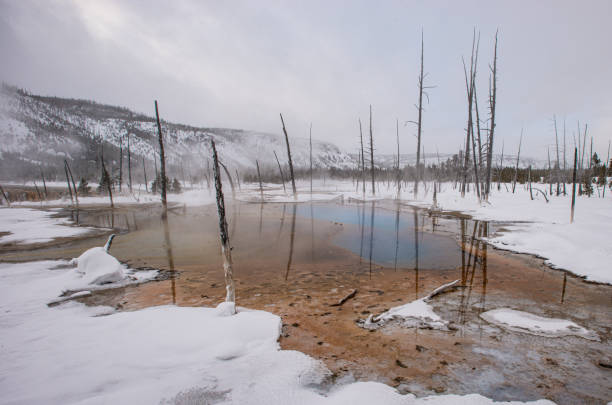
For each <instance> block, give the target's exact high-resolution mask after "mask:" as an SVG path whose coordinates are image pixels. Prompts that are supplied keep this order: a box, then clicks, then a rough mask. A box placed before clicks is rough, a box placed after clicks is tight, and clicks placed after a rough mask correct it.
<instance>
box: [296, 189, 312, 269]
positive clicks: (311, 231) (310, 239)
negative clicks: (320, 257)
mask: <svg viewBox="0 0 612 405" xmlns="http://www.w3.org/2000/svg"><path fill="white" fill-rule="evenodd" d="M311 180H312V179H311ZM310 186H311V187H310V194H312V184H311V185H310ZM293 215H294V216H295V212H294V213H293ZM314 234H315V231H314V212H313V210H312V201H311V202H310V260H311V262H313V263H314V252H315V246H314Z"/></svg>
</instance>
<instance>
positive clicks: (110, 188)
mask: <svg viewBox="0 0 612 405" xmlns="http://www.w3.org/2000/svg"><path fill="white" fill-rule="evenodd" d="M100 162H101V163H102V180H103V183H106V185H107V187H108V197H109V199H110V207H111V209H113V208H115V204H114V203H113V183H112V181H111V177H110V176H109V174H108V171H107V170H106V164H105V163H104V147H102V149H101V150H100Z"/></svg>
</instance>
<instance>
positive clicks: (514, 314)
mask: <svg viewBox="0 0 612 405" xmlns="http://www.w3.org/2000/svg"><path fill="white" fill-rule="evenodd" d="M480 317H481V318H482V319H484V320H485V321H487V322H490V323H493V324H495V325H498V326H501V327H502V328H505V329H508V330H512V331H515V332H523V333H529V334H532V335H538V336H546V337H561V336H578V337H582V338H585V339H589V340H597V341H598V340H599V337H598V336H597V334H595V333H594V332H591V331H589V330H588V329H585V328H583V327H582V326H579V325H577V324H576V323H574V322H572V321H568V320H565V319H557V318H544V317H541V316H537V315H534V314H531V313H529V312H523V311H517V310H514V309H510V308H498V309H493V310H491V311H487V312H483V313H482V314H480Z"/></svg>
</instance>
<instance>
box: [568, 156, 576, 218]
mask: <svg viewBox="0 0 612 405" xmlns="http://www.w3.org/2000/svg"><path fill="white" fill-rule="evenodd" d="M577 160H578V148H574V171H573V172H572V208H571V213H570V224H571V223H573V222H574V207H575V205H576V162H577Z"/></svg>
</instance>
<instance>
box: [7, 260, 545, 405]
mask: <svg viewBox="0 0 612 405" xmlns="http://www.w3.org/2000/svg"><path fill="white" fill-rule="evenodd" d="M58 265H63V266H64V267H65V265H66V262H62V261H46V262H34V263H21V264H0V325H2V333H1V334H0V347H2V350H1V351H0V392H2V397H1V398H0V403H6V404H8V403H11V404H15V403H44V404H108V403H120V404H128V403H129V404H131V403H147V404H149V403H163V404H169V403H225V404H287V403H291V404H315V405H316V404H322V405H323V404H327V405H336V404H357V405H359V404H364V405H365V404H368V405H370V404H373V403H384V404H479V405H480V404H482V405H484V404H493V401H492V400H490V399H487V398H484V397H482V396H480V395H467V396H457V395H442V396H433V397H427V398H422V399H417V398H415V397H414V396H412V395H400V394H399V393H398V392H397V391H396V390H395V389H393V388H391V387H389V386H387V385H383V384H380V383H374V382H360V383H352V384H347V385H341V386H332V388H331V390H330V391H329V392H328V393H327V394H322V392H324V391H325V390H324V388H323V386H322V385H321V384H322V383H323V382H324V381H325V377H326V376H327V375H328V374H329V371H328V370H327V369H326V368H325V367H324V366H323V365H322V363H320V362H318V361H316V360H314V359H313V358H311V357H308V356H306V355H304V354H302V353H299V352H296V351H289V350H279V345H278V342H277V339H278V336H279V332H280V327H281V320H280V318H279V317H278V316H275V315H273V314H270V313H267V312H264V311H249V310H245V309H242V308H238V313H237V315H234V316H218V315H219V311H218V310H217V309H216V308H185V307H176V306H160V307H153V308H148V309H145V310H141V311H134V312H119V313H117V312H115V311H114V309H112V308H107V307H86V306H84V305H82V304H79V303H77V302H74V301H69V302H65V303H62V304H61V305H58V306H54V307H48V306H47V303H48V302H49V300H53V299H55V298H57V296H58V294H59V292H60V291H61V290H62V289H63V287H64V285H65V282H66V278H70V277H71V276H73V275H74V272H73V270H72V269H69V268H56V267H57V266H58ZM51 269H53V270H52V271H51ZM100 315H107V316H100ZM33 387H35V389H32V388H33ZM315 387H319V389H318V390H317V389H315ZM517 403H518V402H517ZM533 403H534V404H538V405H545V404H552V402H550V401H545V400H541V401H536V402H533Z"/></svg>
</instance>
